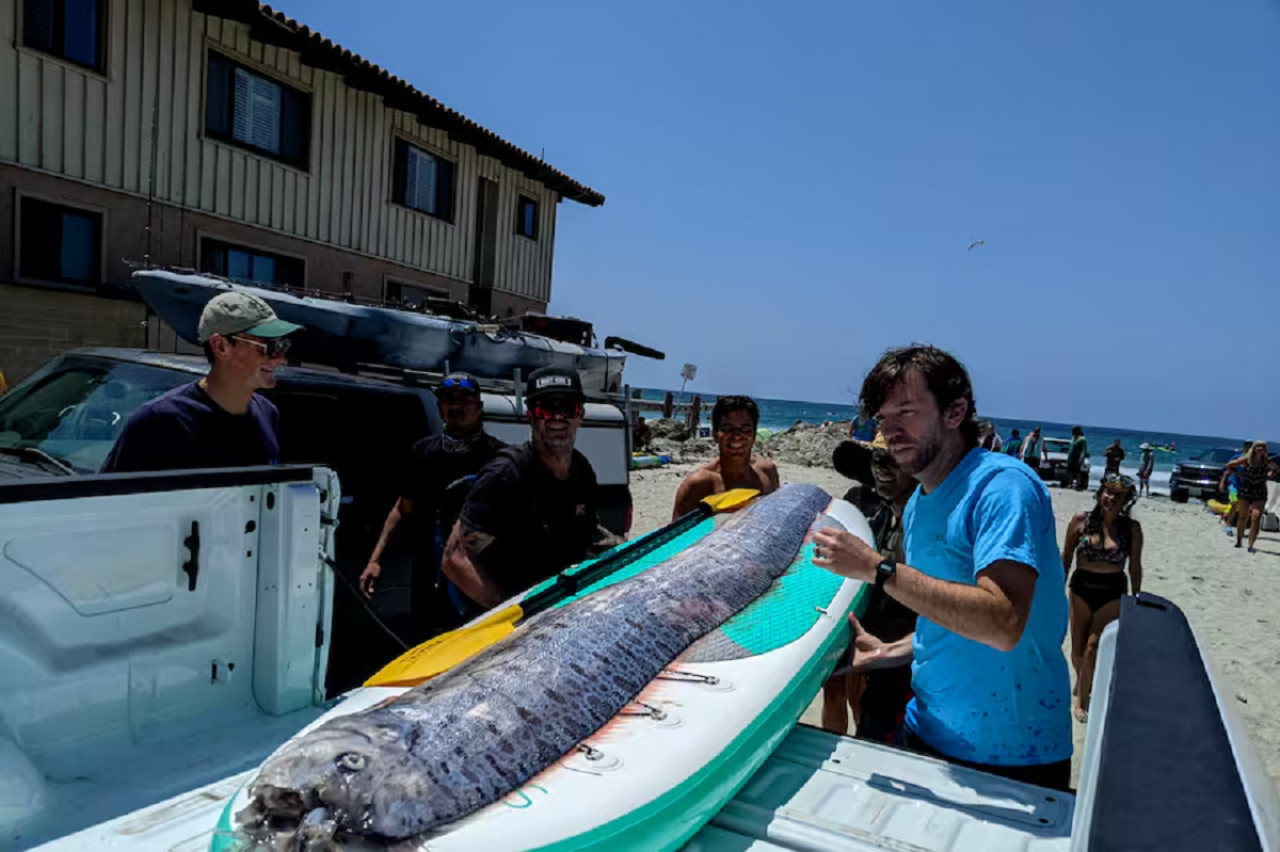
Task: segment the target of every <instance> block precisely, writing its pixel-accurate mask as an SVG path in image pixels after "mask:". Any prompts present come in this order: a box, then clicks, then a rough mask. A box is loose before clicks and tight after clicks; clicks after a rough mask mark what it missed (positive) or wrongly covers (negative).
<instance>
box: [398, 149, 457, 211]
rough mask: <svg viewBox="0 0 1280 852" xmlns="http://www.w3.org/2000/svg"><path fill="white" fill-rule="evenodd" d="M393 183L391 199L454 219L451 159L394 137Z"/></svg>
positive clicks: (406, 205)
mask: <svg viewBox="0 0 1280 852" xmlns="http://www.w3.org/2000/svg"><path fill="white" fill-rule="evenodd" d="M395 165H396V173H395V185H394V186H393V187H392V193H391V200H392V201H394V202H396V203H397V204H403V205H404V206H405V207H412V208H413V209H414V210H420V211H422V212H423V213H428V214H430V215H432V216H435V217H436V218H437V219H443V220H445V221H446V222H452V221H453V162H452V161H450V160H446V159H445V158H444V157H437V156H436V155H435V154H431V153H428V152H427V151H424V150H422V149H421V148H419V147H417V146H416V145H410V144H409V143H408V142H406V141H404V140H403V139H397V140H396V163H395Z"/></svg>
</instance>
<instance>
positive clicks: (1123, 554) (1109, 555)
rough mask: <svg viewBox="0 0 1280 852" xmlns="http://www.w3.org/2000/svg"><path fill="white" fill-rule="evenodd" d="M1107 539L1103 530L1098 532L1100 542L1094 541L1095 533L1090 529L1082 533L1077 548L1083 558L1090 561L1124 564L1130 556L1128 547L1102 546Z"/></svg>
mask: <svg viewBox="0 0 1280 852" xmlns="http://www.w3.org/2000/svg"><path fill="white" fill-rule="evenodd" d="M1104 541H1106V534H1105V533H1104V532H1102V531H1099V532H1098V542H1099V544H1096V545H1095V544H1094V543H1093V535H1092V534H1091V533H1089V532H1088V531H1085V532H1083V533H1081V534H1080V541H1079V543H1078V544H1076V550H1077V551H1079V553H1080V557H1081V558H1082V559H1087V560H1089V561H1090V562H1110V563H1111V564H1112V565H1124V560H1125V559H1126V558H1128V556H1129V553H1128V548H1125V547H1121V546H1120V545H1118V544H1117V545H1115V546H1114V547H1102V546H1100V545H1101V543H1102V542H1104Z"/></svg>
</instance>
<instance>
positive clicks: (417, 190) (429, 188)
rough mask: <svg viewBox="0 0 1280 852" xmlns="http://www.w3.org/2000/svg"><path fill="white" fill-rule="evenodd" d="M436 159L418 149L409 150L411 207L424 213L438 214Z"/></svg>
mask: <svg viewBox="0 0 1280 852" xmlns="http://www.w3.org/2000/svg"><path fill="white" fill-rule="evenodd" d="M436 162H437V160H436V158H435V157H433V156H431V155H430V154H427V153H425V152H423V151H420V150H418V149H417V148H410V149H409V190H410V192H412V193H413V201H412V202H411V203H410V206H412V207H415V208H417V209H418V210H421V211H423V212H424V213H435V212H436Z"/></svg>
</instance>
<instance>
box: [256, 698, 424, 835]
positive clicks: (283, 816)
mask: <svg viewBox="0 0 1280 852" xmlns="http://www.w3.org/2000/svg"><path fill="white" fill-rule="evenodd" d="M407 746H408V744H407V743H406V741H405V729H404V728H402V727H399V726H396V725H391V724H369V723H368V721H367V720H366V721H365V722H364V723H363V724H358V723H355V722H354V721H348V720H347V719H335V720H333V721H332V722H329V723H327V724H325V725H323V726H321V727H319V728H317V729H315V730H314V731H312V732H311V733H310V734H308V735H307V736H305V737H300V738H299V739H298V740H296V741H295V742H292V743H289V744H287V745H286V746H285V747H284V748H282V749H280V751H278V752H276V753H275V754H274V755H273V756H272V757H271V758H270V759H269V760H268V761H267V762H266V763H265V764H263V766H262V769H261V770H260V771H259V773H258V777H257V778H256V779H255V780H254V782H253V783H252V785H251V786H250V788H249V794H250V796H251V797H252V799H253V801H252V803H251V804H250V805H249V807H248V808H246V809H245V810H244V811H242V812H241V813H240V814H238V815H237V819H238V820H239V822H240V824H241V826H242V828H243V829H244V830H245V831H246V832H248V833H249V834H251V835H259V836H261V835H278V834H281V833H283V834H293V833H298V832H302V833H305V834H306V835H307V836H308V837H309V838H311V840H312V841H313V842H314V840H315V839H316V836H317V835H327V836H331V837H332V836H336V837H338V838H339V839H341V838H344V837H373V838H385V839H401V838H406V837H412V836H413V835H415V834H420V833H422V832H423V831H426V830H427V829H429V828H431V827H432V826H433V825H435V824H436V823H438V822H439V818H438V817H437V816H436V815H435V814H434V812H433V809H432V808H431V805H430V803H431V802H432V801H433V799H434V797H433V796H432V795H431V790H432V787H433V786H434V785H433V784H432V783H431V780H430V779H429V778H428V776H427V773H426V770H425V767H424V766H423V765H422V763H421V762H420V761H418V760H417V759H416V758H415V757H414V756H413V755H412V754H411V753H410V752H409V749H408V747H407Z"/></svg>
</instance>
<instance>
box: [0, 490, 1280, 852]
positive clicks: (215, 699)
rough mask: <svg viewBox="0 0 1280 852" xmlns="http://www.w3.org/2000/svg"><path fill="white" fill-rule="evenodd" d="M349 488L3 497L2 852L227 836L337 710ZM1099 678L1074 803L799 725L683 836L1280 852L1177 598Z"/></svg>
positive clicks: (1145, 616) (759, 846) (1115, 632)
mask: <svg viewBox="0 0 1280 852" xmlns="http://www.w3.org/2000/svg"><path fill="white" fill-rule="evenodd" d="M340 499H341V495H340V493H339V484H338V482H337V479H336V477H335V476H334V475H333V474H332V473H330V472H329V471H328V470H327V469H325V468H321V467H305V466H292V467H278V468H252V469H237V470H225V471H196V472H191V471H187V472H170V473H159V474H138V475H120V476H83V477H80V476H77V477H51V478H44V479H39V480H28V481H18V482H12V483H4V484H0V683H2V684H3V689H2V690H0V849H5V850H7V849H25V848H29V847H33V846H39V847H40V848H41V849H46V850H86V849H95V850H96V849H128V850H162V849H163V850H202V849H208V848H209V843H210V839H211V835H212V832H213V830H214V827H215V825H216V823H217V820H218V817H219V813H220V812H221V810H222V809H223V807H224V806H225V804H226V801H227V799H228V797H230V796H231V795H232V794H233V793H234V791H235V790H236V789H237V788H238V787H239V786H240V784H241V783H242V782H243V781H244V780H245V779H246V778H247V777H248V773H249V772H251V771H252V768H253V767H255V766H256V765H257V764H259V763H260V762H261V761H262V760H263V759H264V758H265V757H266V756H267V755H268V754H269V753H270V751H271V750H272V749H273V748H274V747H276V746H277V745H278V744H280V743H281V742H283V741H284V740H285V739H286V738H287V737H288V736H290V735H291V734H293V733H294V732H296V731H297V730H299V729H300V728H301V727H303V726H304V725H305V724H306V723H308V722H310V721H311V720H313V719H315V718H316V717H317V716H318V715H320V714H321V713H322V712H323V711H324V709H326V706H327V705H326V702H325V699H324V689H323V684H324V674H325V666H326V662H327V651H328V631H327V629H326V628H327V625H328V623H329V614H330V609H331V605H332V600H333V574H332V573H331V570H330V568H329V567H328V564H327V561H326V560H327V559H328V558H330V557H331V556H332V554H333V552H334V550H333V549H334V539H335V529H334V525H333V521H332V519H333V518H334V517H336V510H337V507H338V504H339V501H340ZM339 534H340V532H339ZM1098 671H1099V674H1098V680H1097V682H1096V686H1095V689H1094V695H1095V702H1094V707H1093V719H1092V721H1091V726H1090V731H1089V741H1088V745H1087V746H1086V752H1085V755H1084V770H1083V772H1082V773H1081V782H1080V789H1079V790H1078V792H1077V794H1076V795H1075V796H1072V795H1070V794H1063V793H1058V792H1055V791H1051V790H1045V789H1042V788H1038V787H1033V786H1029V785H1026V784H1020V783H1015V782H1012V781H1006V780H1002V779H999V778H995V777H993V776H989V775H986V774H984V773H981V772H976V771H973V770H969V769H963V768H959V767H955V766H951V765H948V764H946V763H943V762H941V761H937V760H934V759H931V758H926V757H921V756H918V755H914V754H910V753H907V752H903V751H897V750H894V749H890V748H887V747H883V746H879V745H874V744H869V743H864V742H861V741H857V740H853V739H850V738H847V737H838V736H835V735H831V734H826V733H823V732H820V731H816V730H814V729H808V728H803V727H797V728H796V729H795V730H794V731H793V732H792V733H791V734H790V735H789V737H788V738H787V739H786V740H785V741H784V743H783V744H782V746H781V747H780V748H779V749H778V750H777V751H776V752H775V753H774V754H773V756H772V757H771V758H770V759H769V760H768V761H767V762H766V763H765V764H764V765H763V766H762V767H761V768H760V769H759V770H758V771H757V772H756V773H755V775H754V776H753V777H752V778H751V779H750V780H749V781H748V782H747V783H746V785H745V786H744V787H742V788H741V789H740V790H739V791H737V794H736V796H735V798H734V799H733V800H732V801H731V802H729V803H728V804H727V805H726V806H725V807H724V808H722V809H721V810H720V812H719V813H717V814H716V815H714V816H713V817H712V818H711V820H710V822H709V823H707V824H706V825H705V826H704V827H703V828H702V829H701V830H700V831H699V832H698V833H697V834H696V835H695V836H694V837H693V838H692V839H690V840H689V842H688V847H687V848H689V849H691V850H708V852H712V851H713V850H714V852H719V850H725V852H728V850H737V852H741V850H775V849H776V850H781V849H790V850H868V849H875V850H896V852H905V850H913V852H914V851H915V850H983V852H987V850H993V851H998V850H1064V851H1065V850H1086V849H1087V850H1091V852H1095V850H1113V849H1114V850H1119V849H1161V850H1169V849H1185V850H1192V849H1194V850H1203V849H1228V850H1236V849H1239V850H1244V849H1277V848H1280V806H1278V805H1277V802H1276V799H1275V794H1274V791H1273V789H1272V788H1271V786H1270V784H1269V782H1268V780H1267V779H1266V777H1265V775H1264V774H1262V772H1261V770H1260V769H1259V766H1258V764H1257V761H1256V758H1255V756H1254V755H1253V752H1252V750H1251V748H1250V746H1249V743H1248V740H1247V737H1245V736H1244V735H1243V733H1242V730H1243V729H1242V728H1241V727H1240V726H1239V724H1238V723H1237V722H1236V721H1235V719H1234V718H1233V716H1232V714H1231V710H1230V707H1229V704H1228V703H1227V702H1224V701H1222V700H1221V696H1220V693H1219V691H1218V689H1217V688H1216V687H1215V684H1214V681H1213V679H1212V678H1211V677H1210V676H1209V673H1208V672H1209V670H1208V668H1207V667H1206V665H1205V662H1204V660H1203V658H1202V656H1201V653H1200V650H1199V646H1198V644H1197V643H1196V641H1195V637H1194V635H1193V634H1192V633H1191V631H1190V629H1189V627H1188V626H1187V623H1186V621H1185V619H1184V618H1183V617H1182V614H1181V613H1180V612H1179V611H1178V610H1177V609H1176V607H1173V606H1172V605H1171V604H1169V603H1168V602H1166V601H1162V600H1160V599H1159V598H1154V597H1148V596H1145V595H1144V596H1142V597H1140V598H1136V599H1135V598H1126V599H1125V601H1124V608H1123V612H1122V616H1121V619H1120V621H1119V622H1118V625H1117V626H1113V627H1111V628H1109V629H1108V632H1107V633H1106V635H1105V636H1104V640H1103V649H1102V653H1101V657H1100V665H1099V669H1098ZM1228 696H1229V693H1228ZM1170 707H1177V708H1178V713H1177V714H1176V715H1175V714H1173V713H1170V712H1168V709H1169V708H1170Z"/></svg>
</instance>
